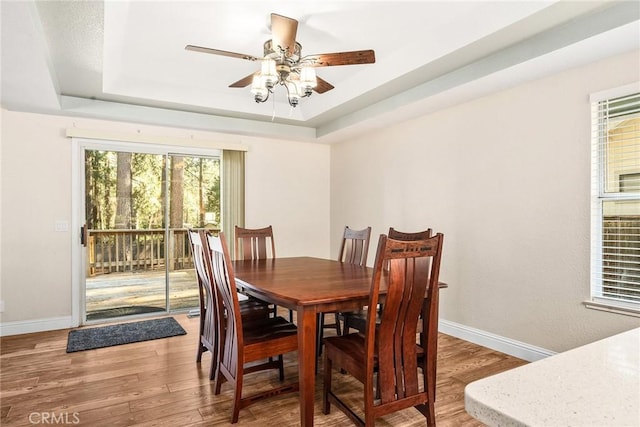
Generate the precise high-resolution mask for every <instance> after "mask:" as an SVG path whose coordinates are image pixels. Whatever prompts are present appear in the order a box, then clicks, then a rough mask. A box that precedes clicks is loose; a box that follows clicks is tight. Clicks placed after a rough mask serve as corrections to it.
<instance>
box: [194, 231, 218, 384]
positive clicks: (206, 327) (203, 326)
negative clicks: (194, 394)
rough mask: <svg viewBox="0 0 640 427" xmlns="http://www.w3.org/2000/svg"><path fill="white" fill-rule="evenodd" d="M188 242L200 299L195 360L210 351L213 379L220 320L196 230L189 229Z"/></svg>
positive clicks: (199, 359)
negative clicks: (198, 330)
mask: <svg viewBox="0 0 640 427" xmlns="http://www.w3.org/2000/svg"><path fill="white" fill-rule="evenodd" d="M187 235H188V236H189V243H190V244H191V257H192V259H193V266H194V268H195V270H196V280H197V282H198V291H199V292H198V293H199V299H200V332H199V334H198V335H199V338H198V350H197V353H196V362H198V363H200V362H201V361H202V354H203V353H204V352H206V351H209V352H211V367H210V368H209V379H211V380H213V379H215V378H216V376H217V372H218V356H219V355H218V336H219V333H218V331H217V330H216V328H217V327H218V325H219V323H220V320H219V319H217V318H216V317H217V315H218V312H217V310H216V309H215V304H216V298H215V294H214V291H213V288H212V286H211V282H210V280H209V278H210V275H209V274H207V266H206V261H205V253H206V252H205V248H204V245H203V243H202V238H201V235H200V233H199V232H198V231H194V230H189V231H188V232H187Z"/></svg>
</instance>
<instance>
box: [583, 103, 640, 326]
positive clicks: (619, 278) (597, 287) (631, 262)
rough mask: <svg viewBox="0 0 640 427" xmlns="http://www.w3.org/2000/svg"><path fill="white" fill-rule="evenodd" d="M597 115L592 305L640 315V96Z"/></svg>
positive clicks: (604, 106) (596, 109)
mask: <svg viewBox="0 0 640 427" xmlns="http://www.w3.org/2000/svg"><path fill="white" fill-rule="evenodd" d="M592 114H593V115H592V124H593V125H592V160H593V168H592V221H591V223H592V230H591V242H592V244H591V253H592V254H591V257H592V260H591V261H592V262H591V264H592V274H591V301H590V303H592V304H593V305H594V306H600V307H607V308H609V309H612V310H613V311H621V312H628V313H634V314H640V93H633V94H629V95H627V96H622V97H617V98H612V99H604V100H601V101H599V102H595V103H594V104H593V105H592ZM587 305H590V304H589V303H587Z"/></svg>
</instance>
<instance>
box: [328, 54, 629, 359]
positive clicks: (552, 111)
mask: <svg viewBox="0 0 640 427" xmlns="http://www.w3.org/2000/svg"><path fill="white" fill-rule="evenodd" d="M638 79H640V52H637V51H636V52H633V53H630V54H626V55H622V56H618V57H615V58H612V59H609V60H606V61H602V62H599V63H596V64H591V65H589V66H586V67H583V68H579V69H573V70H569V71H567V72H563V73H561V74H558V75H555V76H553V77H550V78H545V79H543V80H538V81H534V82H530V83H528V84H524V85H521V86H518V87H515V88H512V89H509V90H505V91H502V92H499V93H496V94H493V95H490V96H486V97H483V98H480V99H477V100H474V101H472V102H468V103H466V104H463V105H459V106H456V107H453V108H449V109H446V110H442V111H439V112H436V113H433V114H429V115H427V116H424V117H420V118H418V119H415V120H411V121H407V122H405V123H402V124H398V125H395V126H393V127H390V128H387V129H385V130H384V131H382V132H376V133H371V134H368V135H362V136H360V137H358V138H357V139H355V140H352V141H349V142H344V143H341V144H337V145H334V146H332V148H331V237H332V240H331V247H332V256H336V255H337V250H338V247H339V242H338V238H339V236H340V233H341V231H342V228H343V227H344V225H345V224H348V225H350V226H352V227H356V228H362V227H365V226H367V225H371V226H372V227H373V231H372V244H371V245H370V252H369V264H372V263H373V261H374V258H375V248H376V246H377V240H378V236H379V235H380V233H386V232H387V230H388V228H389V227H390V226H393V227H395V228H396V229H399V230H403V231H415V230H422V229H425V228H428V227H432V228H434V230H435V231H439V232H443V233H444V234H445V243H444V255H443V256H444V258H443V264H442V271H441V280H443V281H445V282H448V283H449V288H448V289H446V290H443V291H442V293H441V311H440V315H441V318H442V319H445V320H447V321H450V322H455V324H459V325H462V326H465V327H470V328H475V329H479V330H481V331H486V332H489V333H490V334H496V335H498V336H500V337H505V338H508V339H511V340H516V341H519V342H522V343H527V344H530V345H533V346H537V347H541V348H542V349H548V350H551V351H562V350H566V349H569V348H573V347H575V346H578V345H581V344H585V343H588V342H591V341H594V340H597V339H600V338H603V337H605V336H608V335H612V334H614V333H617V332H621V331H625V330H628V329H631V328H633V327H638V326H640V319H639V318H636V317H629V316H623V315H619V314H612V313H605V312H601V311H595V310H590V309H587V308H585V307H584V306H583V305H582V302H583V301H584V300H586V299H587V298H588V297H589V230H590V225H589V220H590V211H589V209H590V129H591V128H590V126H591V124H590V105H589V94H590V93H591V92H597V91H601V90H605V89H609V88H612V87H617V86H623V85H625V84H629V83H631V82H633V81H637V80H638Z"/></svg>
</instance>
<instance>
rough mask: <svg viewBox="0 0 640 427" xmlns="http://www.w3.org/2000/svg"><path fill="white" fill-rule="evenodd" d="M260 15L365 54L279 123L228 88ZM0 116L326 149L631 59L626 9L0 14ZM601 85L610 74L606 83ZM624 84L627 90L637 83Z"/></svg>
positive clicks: (638, 37) (637, 35)
mask: <svg viewBox="0 0 640 427" xmlns="http://www.w3.org/2000/svg"><path fill="white" fill-rule="evenodd" d="M272 12H275V13H278V14H281V15H285V16H288V17H291V18H294V19H297V20H298V21H299V26H298V33H297V41H298V42H299V43H301V44H302V49H303V50H302V52H303V54H316V53H330V52H340V51H351V50H363V49H373V50H375V53H376V63H375V64H367V65H351V66H336V67H326V68H318V69H317V71H318V75H319V76H320V77H322V78H323V79H325V80H327V81H328V82H330V83H332V84H333V85H334V86H335V89H333V90H331V91H329V92H326V93H324V94H314V95H313V96H312V97H311V98H309V99H303V100H302V101H301V102H300V105H299V106H298V107H297V108H295V109H292V108H291V107H289V105H288V104H287V102H286V95H285V93H283V92H282V91H283V89H282V88H277V89H276V94H275V95H276V96H275V102H272V101H271V99H270V100H269V101H268V102H266V103H264V104H256V103H255V102H254V101H253V97H252V95H251V94H250V91H249V88H243V89H234V88H229V87H228V85H229V84H231V83H233V82H235V81H237V80H239V79H240V78H242V77H244V76H246V75H248V74H250V73H252V72H254V71H256V69H257V65H256V63H254V62H250V61H245V60H241V59H236V58H229V57H223V56H215V55H208V54H204V53H197V52H190V51H186V50H185V49H184V47H185V45H187V44H195V45H201V46H206V47H211V48H215V49H222V50H228V51H233V52H239V53H243V54H248V55H252V56H261V54H262V44H263V43H264V42H265V41H266V40H268V39H269V38H270V29H269V16H270V13H272ZM1 13H2V106H3V107H4V108H8V109H15V110H21V111H35V112H43V113H53V114H69V115H78V116H87V117H99V118H106V119H114V120H129V121H135V122H144V123H155V124H166V125H171V126H184V127H189V128H196V129H205V130H213V131H220V132H233V133H240V134H247V135H263V136H269V137H281V138H290V139H295V140H301V141H318V142H333V141H337V140H341V139H344V138H347V137H348V136H349V135H350V134H353V133H354V132H362V131H363V130H366V129H373V128H375V127H379V126H384V125H387V124H389V123H395V122H398V121H401V120H406V119H408V118H412V117H415V116H417V115H419V114H424V113H425V112H428V111H432V110H435V109H439V108H445V107H447V106H450V105H453V104H455V103H458V102H464V101H466V100H468V99H472V98H473V97H477V96H482V95H484V94H487V93H490V92H492V91H495V90H500V89H503V88H505V87H509V86H511V85H515V84H518V83H521V82H523V81H527V80H531V79H534V78H540V77H543V76H545V75H548V74H550V73H554V72H558V71H560V70H562V69H566V68H569V67H574V66H578V65H582V64H586V63H588V62H592V61H595V60H598V59H602V58H605V57H607V56H611V55H615V54H619V53H622V52H625V51H629V50H632V49H638V48H639V47H640V2H637V1H596V0H591V1H582V2H580V1H559V2H558V1H300V0H298V1H278V2H275V1H239V0H235V1H105V2H102V1H37V2H34V1H4V0H3V1H2V3H1ZM612 72H615V70H612ZM639 78H640V76H639Z"/></svg>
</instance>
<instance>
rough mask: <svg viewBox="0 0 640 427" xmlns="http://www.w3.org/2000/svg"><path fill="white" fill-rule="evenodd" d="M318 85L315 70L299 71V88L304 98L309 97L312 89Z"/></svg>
mask: <svg viewBox="0 0 640 427" xmlns="http://www.w3.org/2000/svg"><path fill="white" fill-rule="evenodd" d="M317 85H318V78H317V77H316V70H314V69H313V68H312V67H302V68H301V69H300V87H301V88H302V91H303V92H304V96H311V94H312V93H313V88H315V87H316V86H317Z"/></svg>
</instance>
